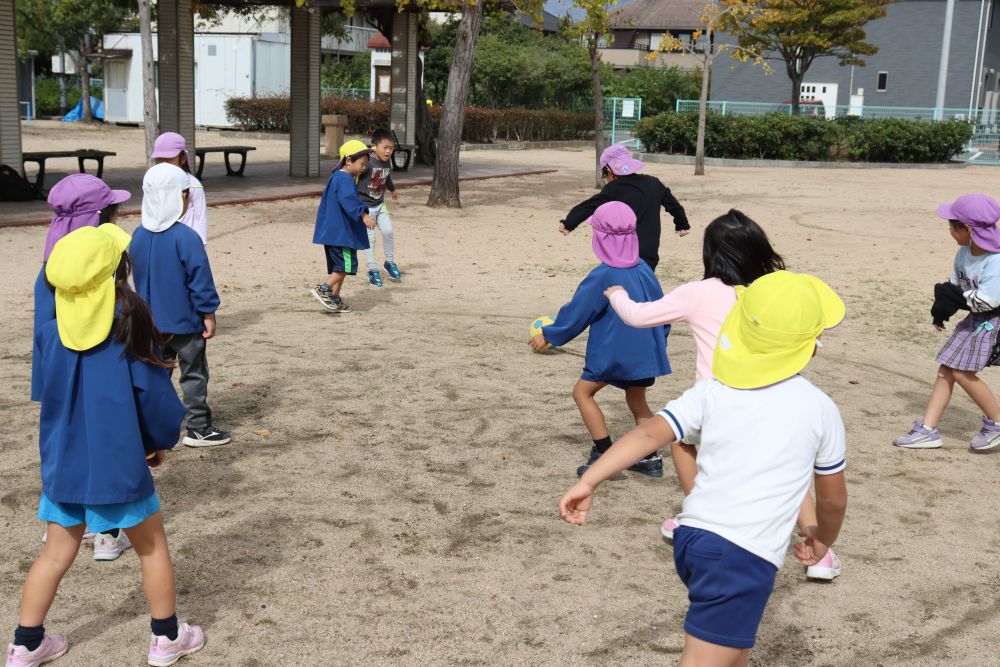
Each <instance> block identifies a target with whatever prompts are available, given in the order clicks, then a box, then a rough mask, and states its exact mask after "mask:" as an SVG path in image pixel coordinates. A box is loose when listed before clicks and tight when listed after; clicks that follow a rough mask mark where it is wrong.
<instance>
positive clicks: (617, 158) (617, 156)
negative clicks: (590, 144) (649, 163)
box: [601, 144, 646, 176]
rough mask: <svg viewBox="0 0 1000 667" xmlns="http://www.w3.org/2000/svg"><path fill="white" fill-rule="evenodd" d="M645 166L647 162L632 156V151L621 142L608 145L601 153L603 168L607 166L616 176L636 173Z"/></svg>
mask: <svg viewBox="0 0 1000 667" xmlns="http://www.w3.org/2000/svg"><path fill="white" fill-rule="evenodd" d="M645 166H646V163H644V162H643V161H642V160H636V159H635V158H634V157H632V153H631V151H629V149H627V148H625V147H624V146H622V145H621V144H615V145H613V146H608V147H607V148H605V149H604V152H603V153H601V169H604V168H605V167H607V168H608V169H610V170H611V171H612V172H614V173H615V175H616V176H628V175H629V174H634V173H636V172H637V171H639V170H640V169H642V168H643V167H645Z"/></svg>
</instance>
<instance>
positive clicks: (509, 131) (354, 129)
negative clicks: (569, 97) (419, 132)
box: [226, 97, 594, 143]
mask: <svg viewBox="0 0 1000 667" xmlns="http://www.w3.org/2000/svg"><path fill="white" fill-rule="evenodd" d="M320 110H321V112H322V113H323V114H342V115H345V116H347V128H346V131H347V133H348V134H360V135H370V134H371V133H372V132H373V131H375V130H376V129H378V128H380V127H389V104H388V103H387V102H380V101H379V102H369V101H368V100H353V99H339V98H327V99H324V100H322V101H321V102H320ZM443 112H444V109H442V108H441V107H431V122H432V123H433V125H434V131H435V133H436V132H437V129H438V127H439V125H440V123H441V114H442V113H443ZM226 114H227V115H228V116H229V119H230V120H231V121H232V122H233V123H235V124H236V125H237V126H238V127H240V128H241V129H243V130H265V131H281V132H287V131H288V127H289V103H288V98H287V97H258V98H248V97H231V98H229V99H228V100H226ZM593 123H594V120H593V117H592V116H591V115H590V114H581V113H572V112H569V111H558V110H553V109H485V108H482V107H467V108H466V110H465V122H464V123H463V126H462V139H463V140H464V141H468V142H474V143H488V142H493V141H498V140H503V141H550V140H554V139H580V138H586V137H588V136H590V134H591V132H592V129H593Z"/></svg>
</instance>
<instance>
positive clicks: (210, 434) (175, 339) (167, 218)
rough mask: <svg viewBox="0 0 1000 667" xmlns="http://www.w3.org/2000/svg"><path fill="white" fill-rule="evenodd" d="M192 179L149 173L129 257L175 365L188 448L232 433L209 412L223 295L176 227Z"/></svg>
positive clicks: (195, 240)
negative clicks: (210, 353) (211, 350)
mask: <svg viewBox="0 0 1000 667" xmlns="http://www.w3.org/2000/svg"><path fill="white" fill-rule="evenodd" d="M187 176H188V175H187V174H185V173H184V172H183V171H181V169H180V168H179V167H175V166H174V165H172V164H158V165H155V166H153V167H150V168H149V169H148V170H147V171H146V175H145V176H144V177H143V179H142V226H141V227H139V229H137V230H135V236H134V237H133V238H132V244H131V245H130V246H129V254H130V255H131V256H132V266H133V270H134V272H135V291H136V292H138V293H139V296H141V297H142V298H143V299H144V300H145V301H146V303H147V304H149V307H150V309H151V310H152V311H153V320H154V321H155V322H156V327H157V329H159V330H160V331H161V332H162V333H163V334H164V340H163V347H162V350H163V355H164V357H165V358H167V359H174V358H176V359H177V360H178V366H179V367H180V385H181V393H183V395H184V406H185V407H186V408H187V413H188V417H187V435H185V436H184V440H183V443H184V444H185V445H187V446H188V447H214V446H216V445H225V444H227V443H229V442H230V440H231V439H232V438H231V437H230V435H229V433H228V432H226V431H223V430H220V429H218V428H216V427H215V425H214V424H213V423H212V410H211V408H209V406H208V357H207V348H208V341H209V339H211V338H214V337H215V331H216V319H215V311H216V310H218V308H219V293H218V292H217V291H216V289H215V280H214V279H213V278H212V267H211V266H210V265H209V263H208V255H207V254H205V244H204V243H202V241H201V237H199V236H198V234H197V233H195V231H194V230H193V229H191V228H189V227H185V226H184V225H180V224H177V223H178V222H179V221H180V219H181V218H182V217H184V213H185V211H186V210H187V206H188V204H189V202H190V190H189V181H188V177H187Z"/></svg>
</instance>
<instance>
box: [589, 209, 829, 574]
mask: <svg viewBox="0 0 1000 667" xmlns="http://www.w3.org/2000/svg"><path fill="white" fill-rule="evenodd" d="M702 262H703V263H704V266H705V277H704V279H703V280H699V281H696V282H691V283H687V284H685V285H681V286H680V287H677V288H676V289H674V290H672V291H671V292H670V293H669V294H667V295H666V296H664V297H663V298H662V299H659V300H657V301H651V302H648V303H636V302H634V301H632V300H631V299H630V298H629V297H628V294H627V293H626V292H625V291H624V290H623V289H621V287H618V286H617V285H616V286H614V287H610V288H608V290H607V291H606V292H605V295H606V296H607V297H608V300H609V301H610V302H611V307H612V308H614V309H615V312H616V313H618V316H619V317H621V318H622V320H623V321H624V322H625V324H627V325H629V326H632V327H651V326H661V325H668V324H677V323H685V324H687V325H689V326H690V327H691V332H692V334H693V335H694V341H695V349H696V351H697V373H696V375H695V381H696V382H701V381H702V380H707V379H709V378H711V377H712V356H713V353H714V351H715V344H716V342H717V340H718V337H719V330H720V329H722V323H723V322H724V321H725V319H726V316H727V315H729V311H730V310H732V308H733V306H734V305H735V304H736V297H737V293H738V291H740V290H742V289H744V288H745V287H746V286H747V285H749V284H750V283H752V282H753V281H755V280H757V278H760V277H761V276H763V275H766V274H768V273H772V272H774V271H781V270H782V269H784V268H785V263H784V260H782V259H781V255H779V254H778V253H776V252H775V251H774V248H773V247H771V242H770V241H769V240H768V238H767V234H765V233H764V230H763V229H761V228H760V225H758V224H757V223H756V222H754V221H753V220H752V219H751V218H749V217H748V216H747V215H745V214H744V213H742V212H741V211H737V210H736V209H730V210H729V212H728V213H726V214H725V215H723V216H720V217H718V218H716V219H715V220H713V221H712V222H711V223H709V225H708V227H706V228H705V240H704V243H703V246H702ZM699 442H700V434H699V433H693V432H691V431H688V433H687V434H685V436H684V440H683V441H681V442H677V443H675V444H674V445H673V446H672V447H671V448H670V451H671V454H672V457H673V461H674V468H675V469H676V471H677V479H678V481H679V482H680V484H681V489H682V490H683V491H684V495H687V494H689V493H691V489H693V488H694V478H695V474H696V473H697V464H696V463H695V456H696V452H697V450H696V448H695V447H696V445H698V443H699ZM678 525H679V524H678V522H677V519H676V517H672V518H669V519H667V520H666V521H664V522H663V526H662V527H661V529H660V531H661V532H662V534H663V536H664V537H666V538H667V539H668V540H672V539H673V538H674V534H673V533H674V529H676V528H677V526H678ZM798 525H799V527H800V528H801V529H802V530H807V529H808V528H809V527H810V526H815V525H816V505H815V504H814V503H813V500H812V496H811V495H809V494H808V493H807V494H806V496H805V498H803V499H802V507H801V508H800V510H799V517H798ZM842 571H843V564H842V563H841V561H840V558H838V557H837V554H835V553H834V551H833V549H830V550H828V551H827V552H826V556H824V557H823V560H822V561H821V562H819V563H817V564H816V565H811V566H809V567H808V568H806V577H807V578H809V579H823V580H831V579H835V578H836V577H838V576H840V574H841V572H842Z"/></svg>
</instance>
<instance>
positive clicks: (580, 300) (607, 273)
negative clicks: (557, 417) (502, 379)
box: [528, 202, 670, 477]
mask: <svg viewBox="0 0 1000 667" xmlns="http://www.w3.org/2000/svg"><path fill="white" fill-rule="evenodd" d="M589 222H590V225H591V226H592V227H593V228H594V234H593V241H592V245H593V248H594V254H596V255H597V258H598V259H599V260H601V264H599V265H598V266H597V268H595V269H594V270H593V271H591V272H590V274H589V275H588V276H587V277H586V278H585V279H584V280H583V282H582V283H580V286H579V287H577V288H576V292H575V293H574V294H573V299H572V300H571V301H570V302H569V303H567V304H566V305H564V306H563V307H562V308H560V309H559V313H558V314H557V315H556V320H555V323H554V324H550V325H549V326H547V327H542V332H541V333H540V334H537V335H535V336H533V337H532V338H531V339H530V340H529V341H528V342H529V344H530V345H531V347H532V348H533V349H534V350H536V351H538V350H541V349H542V348H544V347H545V345H546V344H548V343H551V344H552V345H555V346H560V345H565V344H566V343H568V342H570V341H571V340H573V339H574V338H576V337H577V336H579V335H580V334H581V333H583V330H584V329H587V328H588V327H589V328H590V335H589V337H588V339H587V357H586V361H585V363H584V367H583V375H582V376H581V377H580V379H579V380H578V381H577V383H576V386H575V387H573V400H574V401H576V405H577V407H578V408H579V409H580V416H581V417H583V423H584V425H585V426H586V427H587V430H588V431H589V432H590V437H591V438H592V439H593V441H594V446H593V448H592V449H591V451H590V457H589V459H588V460H587V463H585V464H584V465H581V466H580V467H578V468H577V471H576V474H577V475H582V474H583V473H584V471H586V470H587V468H588V467H589V466H590V465H592V464H593V463H594V461H596V460H597V459H598V458H600V456H601V455H602V454H604V452H606V451H607V450H608V448H609V447H611V436H610V434H609V433H608V426H607V423H606V422H605V420H604V413H603V412H601V408H600V406H599V405H598V404H597V401H596V400H595V397H596V396H597V392H599V391H601V390H602V389H604V388H605V387H607V386H608V385H609V384H610V385H612V386H614V387H617V388H619V389H622V390H624V391H625V402H626V404H627V405H628V407H629V410H630V411H631V412H632V417H633V418H634V419H635V423H636V424H641V423H642V422H644V421H645V420H647V419H649V418H651V417H652V416H653V413H652V411H650V409H649V404H648V403H647V402H646V389H647V388H648V387H651V386H653V383H654V382H655V381H656V378H657V377H659V376H661V375H667V374H668V373H670V364H669V362H668V361H667V333H668V329H669V327H661V326H658V327H652V328H649V329H633V328H632V327H628V326H625V323H624V322H622V321H621V318H619V317H618V315H616V314H615V312H614V311H613V310H612V309H611V308H609V307H608V302H607V300H606V299H604V297H603V296H602V295H603V292H604V290H606V289H607V288H608V287H610V286H611V285H623V286H624V289H625V290H626V291H627V292H628V294H629V295H630V296H631V297H632V298H634V299H636V300H638V301H653V300H655V299H659V298H660V297H662V296H663V290H661V289H660V285H659V283H658V282H656V277H655V276H654V275H653V270H652V269H651V268H649V266H648V265H647V264H646V263H645V262H641V261H639V240H638V238H637V237H636V234H635V213H633V212H632V209H630V208H629V207H628V206H627V205H626V204H623V203H621V202H608V203H607V204H602V205H601V206H599V207H598V208H597V210H596V211H594V215H593V216H592V217H591V218H590V220H589ZM648 454H649V455H648V456H645V457H643V458H642V460H641V461H638V462H635V461H633V462H632V464H631V465H630V466H629V470H633V471H636V472H640V473H642V474H644V475H648V476H650V477H662V476H663V460H662V459H661V457H660V455H659V454H657V453H655V452H648Z"/></svg>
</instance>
